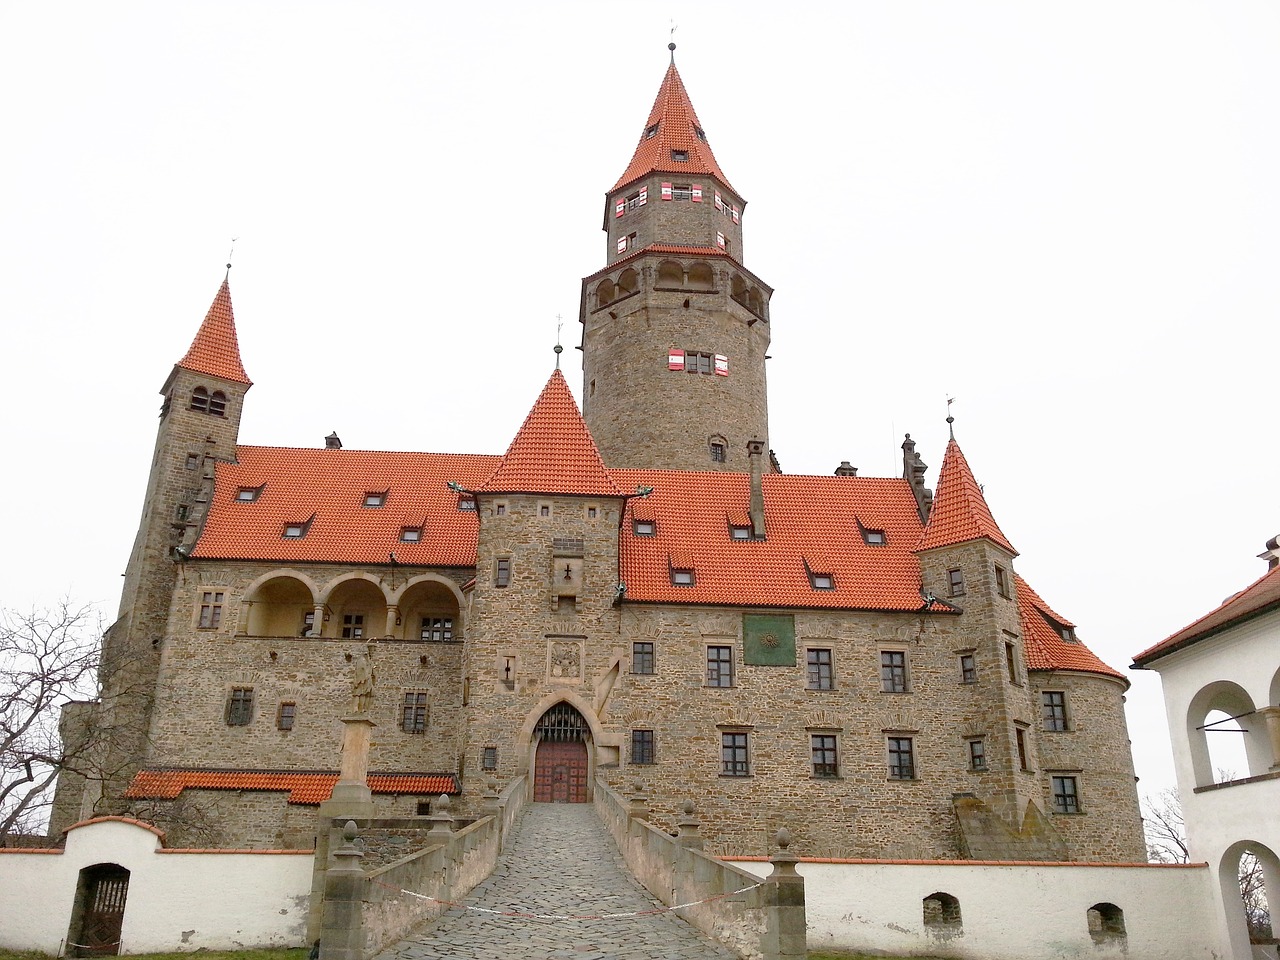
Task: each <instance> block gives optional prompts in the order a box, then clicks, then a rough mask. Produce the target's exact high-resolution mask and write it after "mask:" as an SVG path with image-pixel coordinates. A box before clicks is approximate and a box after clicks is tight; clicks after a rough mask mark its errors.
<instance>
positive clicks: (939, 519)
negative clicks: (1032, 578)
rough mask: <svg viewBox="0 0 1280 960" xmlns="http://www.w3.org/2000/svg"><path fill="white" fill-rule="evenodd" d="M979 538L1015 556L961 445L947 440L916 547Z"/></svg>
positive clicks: (935, 545)
mask: <svg viewBox="0 0 1280 960" xmlns="http://www.w3.org/2000/svg"><path fill="white" fill-rule="evenodd" d="M982 539H986V540H990V541H991V542H992V543H994V544H996V545H997V546H1000V547H1004V549H1006V550H1008V551H1009V552H1010V553H1011V554H1013V555H1014V556H1015V557H1016V556H1017V555H1018V551H1017V550H1015V549H1014V548H1013V544H1011V543H1010V542H1009V540H1008V538H1007V537H1005V535H1004V533H1003V532H1002V531H1001V529H1000V525H999V524H998V523H996V518H995V517H994V516H992V515H991V508H990V507H989V506H987V499H986V497H984V496H983V495H982V488H981V487H979V486H978V481H977V480H975V479H974V477H973V471H972V470H970V469H969V462H968V461H967V460H965V458H964V453H963V451H961V449H960V444H958V443H956V442H955V440H950V441H948V443H947V452H946V456H944V457H943V458H942V469H941V470H940V471H939V473H938V491H937V493H936V494H935V495H934V498H933V507H932V508H931V509H930V511H929V522H928V523H927V524H926V525H925V528H924V534H923V535H922V536H921V537H920V545H919V546H918V547H916V549H917V550H932V549H934V548H935V547H949V546H951V545H953V544H957V543H967V542H968V541H970V540H982Z"/></svg>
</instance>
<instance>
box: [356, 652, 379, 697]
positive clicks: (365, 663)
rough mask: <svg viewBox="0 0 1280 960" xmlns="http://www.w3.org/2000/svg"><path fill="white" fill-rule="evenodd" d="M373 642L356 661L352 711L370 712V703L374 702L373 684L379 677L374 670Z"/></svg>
mask: <svg viewBox="0 0 1280 960" xmlns="http://www.w3.org/2000/svg"><path fill="white" fill-rule="evenodd" d="M372 652H373V644H369V645H368V647H367V648H366V650H365V652H364V653H363V654H361V655H360V659H359V660H357V661H356V673H355V676H354V677H353V678H352V680H351V712H352V713H368V712H369V704H370V703H372V702H373V685H374V683H375V682H376V681H377V679H378V678H377V677H376V676H375V675H374V672H373V658H372V657H371V656H370V653H372Z"/></svg>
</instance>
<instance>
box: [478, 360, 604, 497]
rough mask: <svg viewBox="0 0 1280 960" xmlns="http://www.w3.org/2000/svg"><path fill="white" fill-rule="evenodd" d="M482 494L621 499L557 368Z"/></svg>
mask: <svg viewBox="0 0 1280 960" xmlns="http://www.w3.org/2000/svg"><path fill="white" fill-rule="evenodd" d="M477 492H478V493H543V494H571V495H575V496H597V497H620V496H622V495H623V493H622V491H621V490H619V489H618V486H617V484H615V483H614V482H613V479H612V478H611V477H610V476H609V472H608V471H607V470H606V469H605V466H604V461H603V460H601V459H600V451H599V450H598V449H597V448H596V442H595V440H593V439H592V438H591V432H590V431H589V430H588V429H587V425H586V423H585V422H584V421H583V419H582V414H581V413H579V412H578V404H577V403H576V402H575V401H574V399H573V394H572V393H571V392H570V391H569V385H568V384H567V383H566V382H565V379H564V375H563V374H562V373H561V372H560V371H559V370H556V371H555V372H554V373H552V374H551V379H550V380H548V381H547V385H546V386H545V387H544V388H543V389H542V393H541V394H540V395H539V397H538V400H537V402H536V403H534V405H533V409H532V410H530V411H529V416H527V417H526V418H525V421H524V425H523V426H521V427H520V430H519V431H518V432H517V433H516V436H515V439H514V440H512V441H511V446H509V447H508V448H507V452H506V453H505V454H504V455H503V457H502V462H501V463H500V464H499V465H498V469H497V470H495V471H494V472H493V475H492V476H490V477H489V479H488V480H486V481H485V482H484V483H483V484H482V485H481V487H480V489H479V490H478V491H477Z"/></svg>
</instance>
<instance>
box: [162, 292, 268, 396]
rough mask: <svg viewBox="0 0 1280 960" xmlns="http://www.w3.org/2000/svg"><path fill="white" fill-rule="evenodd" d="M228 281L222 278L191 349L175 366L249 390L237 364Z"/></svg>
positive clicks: (238, 360)
mask: <svg viewBox="0 0 1280 960" xmlns="http://www.w3.org/2000/svg"><path fill="white" fill-rule="evenodd" d="M229 270H230V267H229V266H228V271H229ZM229 281H230V274H229V273H228V276H227V277H224V278H223V281H222V286H220V287H219V288H218V292H217V294H216V295H215V296H214V298H213V303H211V304H210V305H209V312H208V313H206V314H205V316H204V322H203V323H202V324H200V329H199V330H197V331H196V337H195V339H194V340H192V341H191V347H190V348H189V349H188V350H187V353H186V355H185V356H184V357H183V358H182V359H181V360H179V361H178V366H180V367H182V368H183V369H184V370H190V371H191V372H193V373H207V374H209V375H210V376H213V377H221V378H222V379H223V380H230V381H232V382H233V383H243V384H246V385H249V386H252V384H253V381H252V380H250V379H249V375H248V374H247V373H245V372H244V364H243V363H241V362H240V342H239V341H238V340H237V339H236V318H235V314H234V313H232V311H231V287H230V283H229Z"/></svg>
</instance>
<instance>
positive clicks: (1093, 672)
mask: <svg viewBox="0 0 1280 960" xmlns="http://www.w3.org/2000/svg"><path fill="white" fill-rule="evenodd" d="M1103 667H1105V669H1101V668H1097V667H1093V668H1090V667H1033V666H1031V665H1030V664H1028V665H1027V673H1084V674H1088V675H1089V676H1091V677H1106V678H1107V679H1108V680H1114V681H1115V682H1116V683H1118V684H1120V685H1121V686H1122V687H1124V689H1126V690H1128V689H1129V687H1131V686H1132V685H1133V684H1132V682H1131V681H1130V680H1129V678H1128V677H1126V676H1125V675H1124V674H1123V673H1121V672H1120V671H1119V670H1113V669H1111V668H1110V667H1107V666H1106V664H1103Z"/></svg>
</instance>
